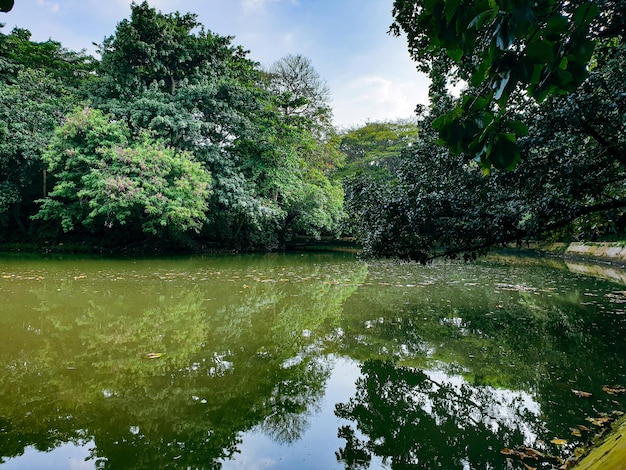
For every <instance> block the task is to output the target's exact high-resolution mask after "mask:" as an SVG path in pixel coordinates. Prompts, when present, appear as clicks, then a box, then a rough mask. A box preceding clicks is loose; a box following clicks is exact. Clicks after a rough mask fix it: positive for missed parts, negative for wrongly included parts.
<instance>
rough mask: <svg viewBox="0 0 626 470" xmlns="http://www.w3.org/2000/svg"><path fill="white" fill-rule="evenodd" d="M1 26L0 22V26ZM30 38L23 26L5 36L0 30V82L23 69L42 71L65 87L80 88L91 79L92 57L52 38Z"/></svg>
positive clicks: (12, 76) (8, 80) (11, 81)
mask: <svg viewBox="0 0 626 470" xmlns="http://www.w3.org/2000/svg"><path fill="white" fill-rule="evenodd" d="M3 26H4V25H2V23H0V29H1V28H2V27H3ZM30 37H31V33H30V31H28V30H27V29H23V28H14V29H13V30H12V31H11V33H10V34H8V35H5V34H3V33H0V82H7V83H13V82H14V80H15V78H16V76H17V74H18V72H19V71H21V70H25V69H34V70H39V71H42V72H45V73H46V74H47V75H50V76H52V77H53V78H54V79H56V80H58V81H59V82H62V83H63V86H64V87H65V88H66V89H72V88H79V87H80V86H81V85H82V84H83V83H84V82H85V81H87V80H89V79H90V78H91V77H90V74H91V72H93V69H94V66H95V64H94V59H93V57H91V56H88V55H86V54H85V53H84V52H74V51H70V50H67V49H65V48H64V47H63V46H62V45H61V43H59V42H57V41H53V40H51V39H49V40H47V41H45V42H33V41H31V40H30Z"/></svg>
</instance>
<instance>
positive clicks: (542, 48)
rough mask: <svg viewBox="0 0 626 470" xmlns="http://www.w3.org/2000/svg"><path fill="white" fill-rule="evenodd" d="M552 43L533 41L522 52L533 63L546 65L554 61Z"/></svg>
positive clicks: (542, 40) (541, 40) (544, 40)
mask: <svg viewBox="0 0 626 470" xmlns="http://www.w3.org/2000/svg"><path fill="white" fill-rule="evenodd" d="M553 47H554V43H553V42H552V41H548V40H546V39H540V40H538V41H533V42H531V43H530V44H528V45H527V46H526V48H525V49H524V52H525V53H526V56H527V57H528V58H529V59H531V60H532V61H533V62H536V63H540V64H546V63H550V62H552V61H554V51H553Z"/></svg>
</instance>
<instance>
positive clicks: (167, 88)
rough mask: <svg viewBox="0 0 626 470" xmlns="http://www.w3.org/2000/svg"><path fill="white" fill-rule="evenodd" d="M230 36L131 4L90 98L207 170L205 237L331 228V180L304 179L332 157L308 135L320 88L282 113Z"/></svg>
mask: <svg viewBox="0 0 626 470" xmlns="http://www.w3.org/2000/svg"><path fill="white" fill-rule="evenodd" d="M231 39H232V38H229V37H220V36H218V35H215V34H213V33H210V32H205V31H204V30H203V29H202V27H201V25H200V24H199V23H197V21H196V16H195V15H191V14H186V15H180V14H178V13H175V14H162V13H160V12H156V10H154V9H152V8H150V7H149V6H148V5H147V3H146V2H144V3H142V4H140V5H137V4H133V6H132V14H131V19H130V20H124V21H122V22H121V23H120V24H119V25H118V27H117V30H116V34H115V35H113V36H111V37H109V38H107V39H106V40H105V42H104V44H103V45H102V46H101V52H102V54H103V55H102V67H101V69H100V80H99V81H98V82H97V83H95V84H94V85H96V86H94V95H95V97H96V104H97V106H98V107H100V108H101V109H104V110H106V111H107V112H110V113H112V114H113V115H114V116H116V117H117V118H119V119H121V120H124V121H125V122H127V123H128V124H129V127H130V129H131V130H132V132H133V133H141V132H143V131H144V130H149V131H150V132H153V133H155V134H156V135H157V136H159V137H160V138H162V139H164V140H165V141H166V142H167V143H168V145H170V146H172V147H174V148H176V149H179V150H185V151H191V152H192V153H193V154H194V155H195V158H196V159H197V160H198V161H200V162H202V163H203V164H204V165H205V166H206V168H207V169H208V170H209V171H210V172H211V174H212V178H213V185H212V197H211V198H210V200H209V207H210V211H209V212H210V214H211V217H210V219H209V220H207V221H206V223H205V224H204V227H203V230H202V233H201V236H202V238H204V239H205V240H206V241H209V242H213V243H219V244H220V245H226V246H231V247H234V248H237V249H246V248H265V249H266V248H273V247H278V246H280V245H282V244H284V243H285V242H286V241H288V240H289V239H290V238H291V237H293V236H296V235H308V236H319V235H321V233H322V232H323V233H334V232H336V231H337V227H338V220H339V219H340V218H341V217H340V216H339V215H337V214H338V213H341V204H342V201H341V194H340V193H338V192H337V190H336V186H337V185H336V184H332V183H330V181H329V180H328V179H327V176H326V175H324V174H321V175H318V176H315V177H314V178H309V175H311V174H316V173H315V170H316V169H318V168H322V167H324V166H325V165H326V164H327V163H328V162H332V161H333V160H332V159H333V158H335V157H334V154H333V153H332V151H327V148H328V147H327V146H326V144H325V143H324V142H322V141H320V140H317V139H316V137H315V136H317V135H319V132H318V131H319V129H320V126H321V123H322V122H323V119H322V117H321V113H322V111H324V112H328V111H329V109H328V107H327V106H326V105H325V103H323V102H320V101H319V99H322V98H324V97H325V95H324V94H322V95H319V96H317V95H316V98H315V99H316V100H318V101H315V108H313V107H310V108H309V107H307V109H308V111H307V112H304V111H303V110H299V112H300V111H302V114H300V113H299V112H298V113H296V115H294V114H292V113H286V112H285V109H284V108H281V103H282V102H284V99H285V97H284V96H283V95H280V96H279V95H278V94H277V93H278V92H276V93H274V92H273V91H271V90H270V89H269V88H268V85H267V82H266V80H265V78H264V76H263V74H262V72H261V70H259V69H258V67H257V65H256V64H255V63H253V62H252V61H250V60H249V59H247V58H246V53H245V52H244V51H243V50H242V49H241V48H240V47H233V46H232V45H231ZM156 46H159V47H156ZM178 57H184V58H185V60H182V61H181V60H178ZM302 64H303V66H305V67H304V68H302V69H299V72H302V73H304V72H306V74H308V75H306V76H303V77H300V78H303V79H304V78H305V79H307V80H308V79H309V78H311V77H317V78H316V80H320V79H319V76H318V75H317V72H315V70H314V69H313V68H312V67H311V65H310V62H307V61H305V62H303V63H302ZM300 78H298V80H300ZM299 83H302V82H299ZM270 88H271V87H270ZM299 92H300V91H299ZM303 92H307V93H308V92H309V91H308V89H306V90H305V91H303ZM324 93H326V92H324ZM306 100H308V98H306ZM324 122H325V121H324ZM331 165H332V163H331ZM324 170H326V168H324ZM307 188H308V190H307ZM312 193H315V194H316V197H315V199H313V198H312V197H311V194H312ZM302 211H306V213H303V212H302Z"/></svg>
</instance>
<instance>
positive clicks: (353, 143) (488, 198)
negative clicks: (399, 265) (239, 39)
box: [0, 0, 626, 262]
mask: <svg viewBox="0 0 626 470" xmlns="http://www.w3.org/2000/svg"><path fill="white" fill-rule="evenodd" d="M422 3H423V2H422V1H421V0H415V1H396V2H395V5H394V16H395V22H394V24H393V26H392V31H393V32H395V33H397V34H406V36H407V39H408V43H409V50H410V52H411V54H412V55H413V57H414V58H415V60H416V61H417V62H418V64H419V66H420V68H422V70H423V71H425V72H428V73H429V74H430V78H431V87H430V99H431V103H430V105H429V106H424V107H418V109H417V116H416V119H414V120H406V121H396V122H383V123H367V124H365V125H364V126H360V127H355V128H353V129H347V130H342V131H338V130H337V129H335V128H334V127H333V124H332V109H331V106H330V92H331V90H329V89H328V87H327V86H326V84H325V82H324V80H323V79H322V77H320V76H319V74H318V73H317V72H316V71H315V69H314V67H313V65H312V63H311V62H310V61H309V60H308V59H307V58H305V57H303V56H300V55H290V56H286V57H284V58H283V59H280V60H279V61H277V62H276V63H274V64H271V65H270V66H267V67H262V66H261V65H260V64H257V63H255V62H253V61H252V60H250V59H249V58H248V54H247V52H246V51H244V50H243V49H242V48H241V47H239V46H237V45H236V44H235V42H234V38H232V37H223V36H219V35H217V34H214V33H212V32H210V31H207V30H205V29H204V27H203V26H202V25H201V24H199V23H198V22H197V19H196V16H195V15H193V14H190V13H186V14H181V13H178V12H177V13H171V14H164V13H161V12H158V11H157V10H155V9H154V8H151V7H149V5H148V4H147V2H143V3H141V4H133V5H132V7H131V16H130V18H129V19H126V20H123V21H121V22H120V23H119V24H118V25H117V28H116V30H115V32H114V33H113V34H112V35H111V36H109V37H107V38H105V39H104V40H103V42H102V44H100V45H99V49H98V53H99V57H98V58H94V57H91V56H89V55H87V54H85V53H84V52H74V51H70V50H67V49H66V48H64V47H63V45H62V44H60V43H58V42H55V41H53V40H49V41H46V42H43V43H37V42H33V41H31V40H30V33H29V32H28V31H27V30H24V29H19V28H16V29H14V30H13V31H11V32H10V33H5V32H2V31H1V30H0V54H1V57H2V61H1V62H0V95H1V96H2V97H3V99H2V102H1V103H0V226H1V227H2V231H1V232H0V242H2V243H4V244H5V246H8V245H7V244H15V243H18V244H22V245H23V246H26V244H27V243H30V244H35V245H37V246H47V247H51V246H59V243H63V244H65V245H66V246H71V245H77V244H78V245H81V246H83V247H85V246H86V247H95V246H97V247H100V248H101V247H103V246H104V247H108V248H110V249H111V250H119V249H121V248H123V247H128V246H136V245H137V244H141V245H144V244H147V245H149V246H167V247H169V248H172V249H182V248H185V249H191V250H206V249H229V250H273V249H281V248H284V247H285V246H286V245H287V244H289V243H290V242H293V241H294V240H302V239H309V240H310V239H316V240H317V239H320V238H321V237H329V238H331V239H336V238H338V237H341V236H343V237H352V238H354V239H356V241H357V242H358V243H359V244H360V245H361V246H362V247H363V249H364V251H365V253H367V254H369V255H373V256H396V257H401V258H405V259H413V260H418V261H421V262H428V261H429V260H431V259H433V258H434V257H437V256H450V257H456V256H464V257H465V258H466V259H471V258H473V257H475V255H476V254H477V253H480V252H481V251H483V250H486V249H488V248H489V247H492V246H498V245H502V244H507V243H511V242H517V243H521V242H523V241H525V240H528V239H541V238H544V239H545V238H550V239H560V240H581V239H582V240H594V239H597V238H602V237H613V238H621V237H623V235H624V231H626V217H625V216H624V209H625V208H626V199H625V197H626V194H625V190H624V185H625V183H626V159H625V155H626V151H625V150H626V144H625V138H624V134H625V128H626V90H625V89H624V87H625V83H624V80H623V76H624V69H625V68H626V46H625V44H624V28H623V27H621V28H620V25H622V26H623V24H624V18H625V17H626V15H625V13H624V7H623V5H621V3H619V2H611V1H605V2H600V3H597V4H596V3H591V2H581V1H576V2H569V3H568V4H567V5H565V6H563V5H561V4H559V3H557V2H547V5H544V6H542V7H541V8H542V10H541V11H539V10H538V8H539V7H536V6H533V5H532V4H531V2H521V3H519V2H518V3H519V4H517V3H516V6H515V7H514V6H511V5H508V3H507V2H495V3H493V2H492V3H493V4H492V3H489V2H478V3H477V4H476V5H474V4H472V5H473V6H466V5H465V3H464V2H460V3H459V2H457V3H458V6H459V8H458V9H456V10H454V11H453V10H446V8H445V5H444V3H445V2H443V1H442V0H441V1H434V2H426V3H427V4H422ZM526 3H528V5H526ZM494 5H495V6H494ZM437 8H440V9H441V8H443V10H442V11H446V12H447V13H446V14H445V15H444V17H445V18H444V19H442V20H441V21H442V23H441V24H439V26H437V24H438V23H437V24H436V23H435V22H433V21H434V20H433V18H435V17H440V16H441V15H439V16H437V14H436V13H437V12H436V11H435V10H437ZM483 10H484V11H483ZM472 15H474V16H472ZM470 16H471V17H472V18H474V20H472V21H468V22H466V23H467V24H465V23H463V21H464V19H468V18H470ZM462 20H463V21H462ZM470 20H471V18H470ZM444 23H445V24H444ZM463 25H464V26H463ZM503 25H504V26H503ZM461 26H463V28H465V29H464V31H465V35H452V36H450V35H447V33H446V31H448V32H449V31H453V30H454V28H459V27H461ZM446 28H447V29H446ZM450 28H452V29H450ZM483 30H484V31H491V30H493V31H494V32H493V34H490V35H485V36H484V37H483V35H482V34H479V31H483ZM453 37H454V38H453ZM442 38H443V39H442ZM446 38H447V39H446ZM463 38H465V39H463ZM572 38H573V39H572ZM444 39H445V40H444ZM527 72H528V73H527ZM531 72H532V73H531ZM568 77H569V78H568ZM453 83H457V84H458V83H461V84H465V88H464V91H463V93H462V94H461V96H460V97H456V96H454V95H452V94H451V93H450V84H453ZM13 246H14V245H13ZM30 246H32V245H30Z"/></svg>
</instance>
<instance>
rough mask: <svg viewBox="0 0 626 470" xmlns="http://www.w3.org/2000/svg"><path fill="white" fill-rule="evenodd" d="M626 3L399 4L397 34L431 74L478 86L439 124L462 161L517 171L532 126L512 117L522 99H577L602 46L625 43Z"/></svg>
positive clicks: (455, 0)
mask: <svg viewBox="0 0 626 470" xmlns="http://www.w3.org/2000/svg"><path fill="white" fill-rule="evenodd" d="M625 13H626V10H625V6H624V3H623V2H621V1H612V0H606V1H601V2H591V1H586V0H576V1H571V2H559V1H557V0H545V1H542V2H535V1H534V0H522V1H515V2H513V1H510V0H495V1H493V0H481V1H478V2H469V1H461V0H433V1H424V0H396V1H395V2H394V8H393V15H394V18H395V21H394V23H393V25H392V27H391V30H392V31H393V32H394V33H395V34H396V35H399V34H400V33H401V32H404V33H406V35H407V39H408V44H409V52H410V53H411V55H412V57H413V58H414V59H415V60H416V61H417V62H418V67H419V68H420V69H421V70H422V71H425V72H432V71H433V70H435V68H434V64H436V63H439V64H445V65H444V69H445V72H444V74H445V75H446V76H447V77H448V78H450V79H452V80H464V81H465V82H467V83H469V84H470V85H471V87H470V88H468V89H467V90H466V91H465V93H464V96H463V99H462V101H461V103H460V104H459V105H458V106H456V107H455V108H454V109H453V110H451V111H449V112H447V113H446V114H444V115H442V116H441V117H440V118H439V119H438V120H437V121H435V122H434V123H433V125H434V126H435V127H436V128H437V129H438V130H439V133H440V137H441V138H442V140H443V141H444V142H445V143H446V145H447V146H448V148H449V149H450V150H451V151H452V152H453V153H455V154H460V153H461V152H466V153H467V154H468V155H470V156H472V157H474V158H476V159H477V160H478V161H479V162H480V163H481V165H482V166H483V168H484V169H485V170H488V169H489V168H490V167H491V166H494V167H496V168H512V167H513V166H514V165H515V163H516V162H517V160H518V159H519V157H520V151H519V148H518V145H517V138H518V137H523V136H524V135H525V134H526V127H525V126H524V124H523V123H522V122H520V121H518V120H516V119H514V118H512V116H511V115H510V113H509V112H508V111H509V107H508V105H509V103H510V99H511V97H513V96H515V95H516V94H517V93H518V92H520V91H522V90H523V91H524V93H525V94H526V95H527V96H529V97H531V98H532V99H535V100H537V101H538V102H541V101H543V100H544V99H545V98H546V97H547V96H556V95H559V94H563V93H570V92H572V91H574V90H576V89H577V87H578V86H579V85H580V84H582V83H583V82H584V80H585V79H586V78H587V75H588V72H587V65H588V64H589V62H590V60H591V57H592V53H593V50H594V46H595V40H597V39H599V38H607V37H622V38H623V32H624V30H625V28H624V25H625V19H626V14H625Z"/></svg>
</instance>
